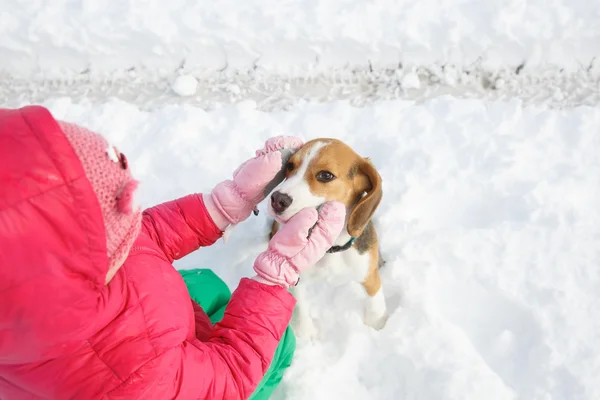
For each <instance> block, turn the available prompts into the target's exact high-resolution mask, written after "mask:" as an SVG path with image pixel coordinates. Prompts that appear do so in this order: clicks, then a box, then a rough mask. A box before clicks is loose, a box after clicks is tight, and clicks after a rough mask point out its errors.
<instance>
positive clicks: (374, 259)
mask: <svg viewBox="0 0 600 400" xmlns="http://www.w3.org/2000/svg"><path fill="white" fill-rule="evenodd" d="M362 286H363V287H364V288H365V291H366V292H367V294H368V295H369V296H371V297H373V296H375V295H376V294H377V292H379V289H381V277H380V276H379V247H378V246H371V247H370V248H369V272H368V273H367V277H366V278H365V280H364V281H363V282H362Z"/></svg>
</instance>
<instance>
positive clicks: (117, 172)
mask: <svg viewBox="0 0 600 400" xmlns="http://www.w3.org/2000/svg"><path fill="white" fill-rule="evenodd" d="M58 124H59V125H60V127H61V129H62V131H63V132H64V134H65V136H66V137H67V139H68V140H69V142H70V143H71V146H73V149H74V150H75V153H76V154H77V157H78V158H79V160H80V161H81V164H82V165H83V169H84V171H85V175H86V176H87V178H88V180H89V181H90V183H91V184H92V188H93V189H94V192H95V193H96V197H97V198H98V202H99V203H100V209H101V210H102V216H103V217H104V226H105V228H106V248H107V252H108V270H109V274H108V276H107V282H108V281H109V280H110V279H111V278H112V276H113V275H114V273H116V271H117V270H118V268H119V267H120V266H121V265H122V264H123V262H124V261H125V259H126V257H127V254H128V253H129V250H130V249H131V246H132V245H133V242H134V241H135V239H136V238H137V236H138V234H139V232H140V227H141V221H142V212H141V208H140V207H138V206H136V205H134V198H133V195H134V192H135V189H136V188H137V185H138V182H137V181H136V180H135V179H134V178H133V177H132V176H131V171H130V169H129V166H128V165H127V158H125V155H124V154H122V153H121V152H119V150H118V149H117V148H116V147H114V146H111V145H109V143H108V142H107V141H106V139H104V137H102V136H101V135H99V134H97V133H94V132H91V131H89V130H87V129H85V128H82V127H79V126H77V125H74V124H68V123H65V122H62V121H58Z"/></svg>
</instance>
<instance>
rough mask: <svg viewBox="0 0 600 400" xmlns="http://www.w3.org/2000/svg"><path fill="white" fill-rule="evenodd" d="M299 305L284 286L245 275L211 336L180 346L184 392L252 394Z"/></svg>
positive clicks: (205, 395)
mask: <svg viewBox="0 0 600 400" xmlns="http://www.w3.org/2000/svg"><path fill="white" fill-rule="evenodd" d="M294 305H295V299H294V298H293V296H292V295H291V294H290V293H289V292H288V291H287V290H285V289H284V288H282V287H280V286H269V285H265V284H262V283H259V282H256V281H254V280H251V279H243V280H242V281H241V282H240V285H239V286H238V288H237V289H236V290H235V291H234V292H233V294H232V297H231V300H230V302H229V304H228V305H227V309H226V311H225V315H224V316H223V319H222V320H221V321H220V322H219V323H217V324H216V325H215V327H214V329H213V330H212V332H211V334H210V336H209V338H208V340H207V341H206V342H202V341H200V340H192V341H188V342H184V343H183V344H182V346H181V347H180V349H179V350H178V353H179V356H180V357H181V363H178V364H179V365H181V367H180V368H179V371H178V374H177V376H178V379H179V382H178V386H179V387H180V388H181V389H180V393H181V394H190V395H191V394H192V393H193V396H194V398H199V399H247V398H249V397H250V395H251V394H252V393H253V391H254V390H255V389H256V387H257V386H258V384H259V383H260V381H261V379H262V378H263V377H264V375H265V374H266V372H267V370H268V368H269V366H270V365H271V361H272V359H273V356H274V354H275V350H276V348H277V346H278V345H279V342H280V340H281V338H282V336H283V334H284V332H285V330H286V328H287V326H288V324H289V322H290V319H291V317H292V312H293V309H294ZM170 397H172V396H170V394H169V395H168V396H166V397H164V398H170ZM175 397H176V396H175Z"/></svg>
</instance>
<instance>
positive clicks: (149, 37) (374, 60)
mask: <svg viewBox="0 0 600 400" xmlns="http://www.w3.org/2000/svg"><path fill="white" fill-rule="evenodd" d="M598 18H600V3H598V2H597V1H588V0H527V1H525V0H508V1H506V0H452V1H448V0H373V1H363V0H283V1H282V0H243V1H241V0H224V1H211V0H197V1H188V0H170V1H162V0H144V1H142V0H137V1H134V0H130V1H118V2H109V3H107V2H104V1H98V0H96V1H94V0H53V1H42V0H33V1H32V0H3V1H2V3H1V4H0V60H2V61H3V62H2V64H1V65H0V70H3V71H7V72H9V73H13V74H19V75H26V74H34V75H35V74H37V73H40V72H41V73H43V74H44V75H46V76H50V75H53V74H54V75H56V74H58V76H59V77H62V75H63V74H64V73H65V71H76V72H77V73H79V72H82V71H84V70H88V69H90V70H92V72H94V73H98V74H100V73H105V72H110V71H114V70H117V69H127V68H133V67H135V68H144V69H146V70H152V71H153V72H152V73H154V74H157V75H160V74H164V73H168V72H169V70H174V69H176V68H178V67H180V66H183V67H184V68H188V69H190V70H194V69H199V68H209V69H213V70H218V69H223V68H226V67H227V68H232V69H249V68H253V67H258V68H261V69H264V70H266V71H268V72H270V73H275V72H278V73H286V74H293V73H299V74H300V75H304V74H305V72H306V71H307V70H311V69H315V68H317V69H327V70H329V69H331V68H341V67H344V66H346V65H348V64H349V65H351V66H355V65H366V64H367V63H369V62H370V63H371V64H372V65H374V66H377V67H379V66H389V65H397V64H398V63H403V64H405V65H406V66H408V67H411V66H414V65H431V64H436V63H440V62H441V63H446V64H455V65H458V66H460V67H465V66H468V65H471V64H474V63H478V62H481V63H482V64H483V65H485V66H486V67H488V68H491V69H498V68H501V67H505V66H509V65H512V66H514V67H515V68H516V67H517V66H518V65H520V64H522V63H525V64H526V65H525V68H526V69H535V68H538V67H544V66H548V65H556V66H560V67H562V68H565V69H568V70H577V69H579V68H581V66H585V67H587V66H588V65H589V63H590V62H591V61H592V59H593V58H594V57H595V56H597V55H598V51H597V50H598V45H599V43H598V40H599V39H600V24H598Z"/></svg>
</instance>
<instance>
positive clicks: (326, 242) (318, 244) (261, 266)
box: [254, 202, 346, 288]
mask: <svg viewBox="0 0 600 400" xmlns="http://www.w3.org/2000/svg"><path fill="white" fill-rule="evenodd" d="M345 216H346V207H345V206H344V205H343V204H342V203H339V202H329V203H325V205H324V206H323V207H322V208H321V211H320V212H317V210H316V209H314V208H305V209H303V210H301V211H300V212H298V213H297V214H296V215H294V216H293V217H292V218H291V219H290V220H289V221H288V222H287V223H286V224H285V225H284V226H283V227H282V228H281V229H280V230H279V231H278V232H277V233H276V234H275V236H273V238H272V239H271V241H270V242H269V248H268V249H267V250H266V251H264V252H263V253H261V254H260V255H259V256H258V257H257V258H256V261H255V262H254V271H256V273H257V275H258V276H257V277H256V278H255V279H256V280H258V281H260V282H263V283H267V284H271V285H280V286H283V287H285V288H287V287H289V286H295V285H296V284H297V283H298V279H299V275H300V274H301V273H302V272H303V271H305V270H306V269H307V268H310V267H312V266H313V265H315V264H316V263H317V262H318V261H319V260H320V259H321V258H322V257H323V256H324V255H325V252H326V251H327V250H328V249H329V248H331V246H332V245H333V242H334V241H335V239H336V238H337V237H338V236H339V234H340V233H341V231H342V228H343V227H344V221H345Z"/></svg>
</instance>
